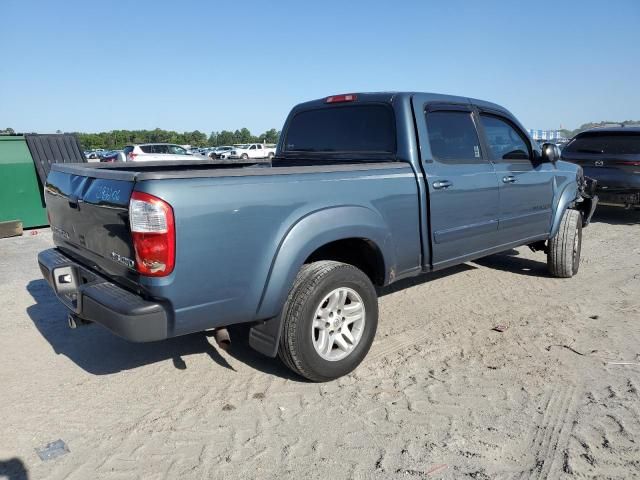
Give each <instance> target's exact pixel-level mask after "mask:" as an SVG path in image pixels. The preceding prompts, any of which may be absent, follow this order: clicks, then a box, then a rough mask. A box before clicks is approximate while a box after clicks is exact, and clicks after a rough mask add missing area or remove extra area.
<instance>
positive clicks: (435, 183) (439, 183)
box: [433, 180, 453, 190]
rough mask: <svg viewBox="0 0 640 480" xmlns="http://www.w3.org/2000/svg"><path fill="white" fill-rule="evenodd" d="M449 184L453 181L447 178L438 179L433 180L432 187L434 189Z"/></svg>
mask: <svg viewBox="0 0 640 480" xmlns="http://www.w3.org/2000/svg"><path fill="white" fill-rule="evenodd" d="M451 186H453V183H451V182H450V181H449V180H438V181H437V182H433V188H435V189H436V190H440V189H442V188H449V187H451Z"/></svg>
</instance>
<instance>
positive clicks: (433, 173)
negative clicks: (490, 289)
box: [413, 95, 499, 269]
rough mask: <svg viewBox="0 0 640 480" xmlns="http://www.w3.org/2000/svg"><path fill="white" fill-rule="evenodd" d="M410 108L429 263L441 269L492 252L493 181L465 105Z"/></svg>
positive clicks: (494, 230) (496, 196) (494, 227)
mask: <svg viewBox="0 0 640 480" xmlns="http://www.w3.org/2000/svg"><path fill="white" fill-rule="evenodd" d="M413 102H414V111H416V112H418V111H421V112H422V115H418V114H416V122H417V124H418V125H417V126H418V132H419V135H420V148H421V153H422V155H421V157H422V162H423V169H424V172H425V174H426V183H427V184H428V188H429V210H430V224H431V232H430V234H431V244H432V263H433V267H434V268H435V269H438V268H444V267H447V266H449V265H453V264H457V263H461V262H464V261H466V260H468V259H471V258H476V257H478V256H482V254H483V252H486V251H487V250H489V249H491V248H492V247H494V246H495V242H496V237H497V231H498V209H499V194H498V180H497V177H496V174H495V171H494V168H493V165H492V163H491V162H490V161H489V160H488V159H487V158H486V154H485V152H483V148H482V145H481V143H480V140H479V136H478V131H477V128H476V123H475V117H474V115H473V112H472V108H471V106H470V105H469V104H442V103H438V104H426V105H425V104H420V103H421V102H420V96H419V95H417V96H416V97H414V99H413ZM417 102H420V103H419V104H417V105H416V103H417ZM418 108H420V110H418Z"/></svg>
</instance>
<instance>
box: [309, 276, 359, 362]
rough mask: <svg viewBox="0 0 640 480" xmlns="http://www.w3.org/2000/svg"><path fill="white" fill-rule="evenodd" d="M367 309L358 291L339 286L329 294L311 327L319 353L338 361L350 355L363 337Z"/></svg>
mask: <svg viewBox="0 0 640 480" xmlns="http://www.w3.org/2000/svg"><path fill="white" fill-rule="evenodd" d="M365 321H366V312H365V307H364V302H363V301H362V297H361V296H360V295H359V294H358V292H356V291H355V290H353V289H351V288H347V287H339V288H336V289H334V290H332V291H331V292H329V294H327V295H326V296H325V297H324V298H323V299H322V301H321V302H320V304H319V305H318V307H317V308H316V312H315V315H314V317H313V322H312V326H311V341H312V343H313V347H314V349H315V351H316V353H317V354H318V355H320V357H321V358H323V359H324V360H328V361H330V362H336V361H338V360H342V359H343V358H346V357H347V356H349V354H351V352H353V351H354V350H355V348H356V347H357V346H358V343H360V340H361V339H362V334H363V332H364V326H365Z"/></svg>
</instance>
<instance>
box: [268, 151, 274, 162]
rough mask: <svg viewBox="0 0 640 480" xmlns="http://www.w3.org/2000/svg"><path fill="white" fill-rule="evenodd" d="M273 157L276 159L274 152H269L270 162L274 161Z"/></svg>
mask: <svg viewBox="0 0 640 480" xmlns="http://www.w3.org/2000/svg"><path fill="white" fill-rule="evenodd" d="M273 157H274V153H273V152H269V155H267V158H268V159H269V160H272V159H273Z"/></svg>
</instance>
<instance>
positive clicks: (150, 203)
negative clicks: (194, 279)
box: [129, 192, 176, 277]
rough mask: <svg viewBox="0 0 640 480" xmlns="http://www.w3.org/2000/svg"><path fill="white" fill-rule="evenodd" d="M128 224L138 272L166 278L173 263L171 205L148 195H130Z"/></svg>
mask: <svg viewBox="0 0 640 480" xmlns="http://www.w3.org/2000/svg"><path fill="white" fill-rule="evenodd" d="M129 225H130V226H131V235H132V237H133V248H134V250H135V252H136V269H137V270H138V272H139V273H141V274H142V275H148V276H151V277H164V276H166V275H169V274H170V273H171V272H172V271H173V267H174V266H175V262H176V231H175V222H174V218H173V209H172V208H171V205H169V204H168V203H167V202H165V201H164V200H161V199H160V198H158V197H154V196H153V195H149V194H148V193H143V192H133V194H132V195H131V200H130V201H129Z"/></svg>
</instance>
